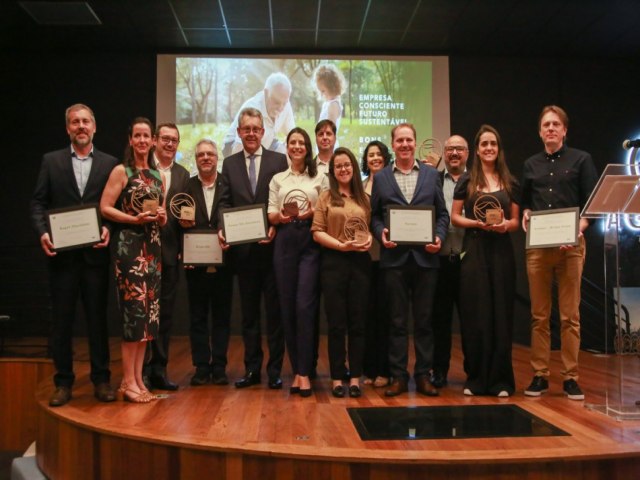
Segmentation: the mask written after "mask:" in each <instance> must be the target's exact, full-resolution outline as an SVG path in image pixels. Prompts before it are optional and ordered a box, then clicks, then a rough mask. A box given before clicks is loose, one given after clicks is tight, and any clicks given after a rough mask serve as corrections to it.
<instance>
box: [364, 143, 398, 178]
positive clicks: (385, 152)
mask: <svg viewBox="0 0 640 480" xmlns="http://www.w3.org/2000/svg"><path fill="white" fill-rule="evenodd" d="M371 147H378V149H379V150H380V153H381V154H382V163H383V164H384V166H385V167H386V166H387V165H389V163H391V153H389V147H387V146H386V145H385V144H384V143H382V142H381V141H380V140H373V141H371V142H369V143H368V144H367V146H366V147H364V153H363V154H362V173H364V174H365V175H366V176H367V177H368V176H369V175H370V172H369V162H368V161H367V155H368V154H369V149H370V148H371Z"/></svg>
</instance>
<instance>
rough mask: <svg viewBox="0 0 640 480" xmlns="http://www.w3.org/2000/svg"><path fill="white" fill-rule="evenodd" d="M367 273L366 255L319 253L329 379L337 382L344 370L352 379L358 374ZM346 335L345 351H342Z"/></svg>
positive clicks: (367, 257) (360, 360) (362, 352)
mask: <svg viewBox="0 0 640 480" xmlns="http://www.w3.org/2000/svg"><path fill="white" fill-rule="evenodd" d="M370 271H371V257H370V256H369V253H367V252H337V251H335V250H329V249H324V250H323V253H322V267H321V269H320V280H321V283H322V291H323V292H324V301H325V304H324V305H325V306H324V309H325V312H326V314H327V324H328V327H329V329H328V346H329V367H330V372H331V378H332V379H333V380H341V379H342V378H344V376H345V375H346V374H347V371H349V372H350V376H351V377H352V378H358V377H360V376H361V375H362V363H363V356H364V325H365V321H366V315H367V307H368V304H369V302H368V297H369V276H370ZM347 335H348V348H345V336H347ZM347 352H348V358H349V368H348V369H347V367H346V360H347Z"/></svg>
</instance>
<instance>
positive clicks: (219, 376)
mask: <svg viewBox="0 0 640 480" xmlns="http://www.w3.org/2000/svg"><path fill="white" fill-rule="evenodd" d="M211 383H213V384H214V385H229V379H228V378H227V374H226V373H224V372H222V373H214V374H212V375H211Z"/></svg>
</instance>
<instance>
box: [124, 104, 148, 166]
mask: <svg viewBox="0 0 640 480" xmlns="http://www.w3.org/2000/svg"><path fill="white" fill-rule="evenodd" d="M139 123H143V124H145V125H147V126H148V127H149V131H150V132H151V138H153V124H152V123H151V120H149V119H148V118H147V117H136V118H134V119H133V121H132V122H131V124H130V125H129V129H128V134H129V140H131V137H132V135H133V127H134V126H135V125H138V124H139ZM122 164H123V165H124V166H125V168H126V167H129V168H130V169H131V170H133V171H134V172H135V171H136V170H137V168H136V157H135V155H134V153H133V147H132V146H131V145H130V144H129V143H127V146H126V147H125V149H124V158H123V159H122ZM147 165H149V168H150V169H153V170H155V169H156V166H155V162H154V161H153V147H152V148H150V149H149V155H147Z"/></svg>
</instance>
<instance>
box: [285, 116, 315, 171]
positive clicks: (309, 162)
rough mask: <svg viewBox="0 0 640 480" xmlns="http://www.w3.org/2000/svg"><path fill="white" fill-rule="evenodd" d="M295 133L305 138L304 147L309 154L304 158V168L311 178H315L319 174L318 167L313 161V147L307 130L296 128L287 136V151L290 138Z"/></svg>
mask: <svg viewBox="0 0 640 480" xmlns="http://www.w3.org/2000/svg"><path fill="white" fill-rule="evenodd" d="M294 133H299V134H300V135H302V138H304V146H305V148H306V150H307V154H306V155H305V157H304V166H305V167H306V169H307V172H308V173H309V176H310V177H311V178H313V177H315V176H316V175H317V174H318V166H317V165H316V162H315V160H314V159H313V147H312V146H311V138H309V134H308V133H307V131H306V130H305V129H303V128H300V127H294V128H292V129H291V131H290V132H289V133H288V134H287V150H288V148H289V138H291V135H293V134H294Z"/></svg>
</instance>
